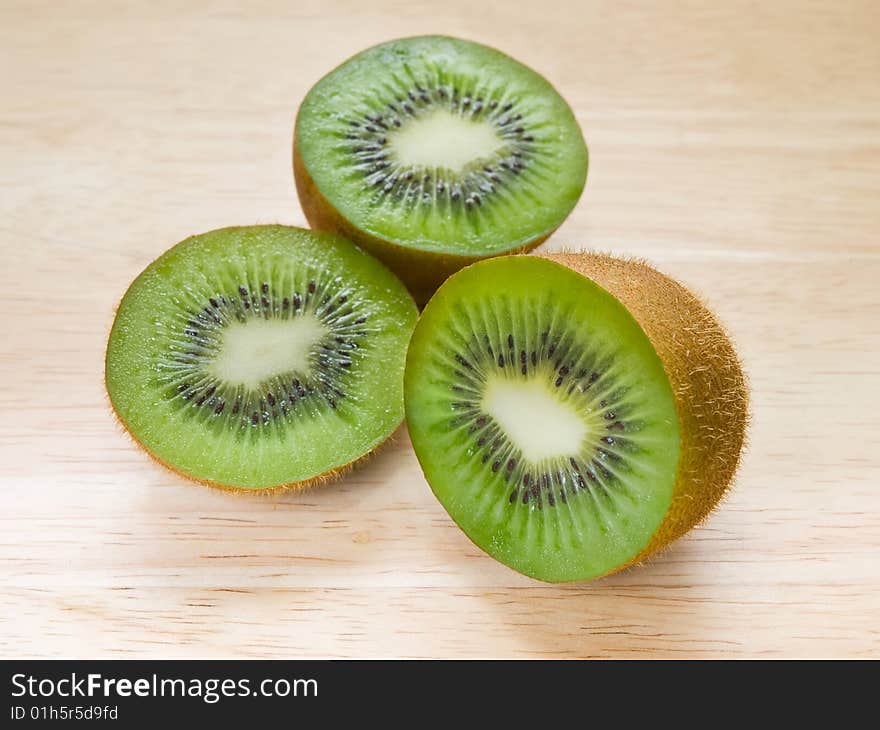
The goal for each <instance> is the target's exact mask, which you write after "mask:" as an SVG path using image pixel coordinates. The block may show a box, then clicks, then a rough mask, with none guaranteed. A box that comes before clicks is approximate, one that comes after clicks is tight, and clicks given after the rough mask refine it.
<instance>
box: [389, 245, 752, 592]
mask: <svg viewBox="0 0 880 730" xmlns="http://www.w3.org/2000/svg"><path fill="white" fill-rule="evenodd" d="M404 391H405V398H406V413H407V423H408V426H409V430H410V436H411V438H412V443H413V447H414V449H415V451H416V454H417V456H418V459H419V462H420V464H421V466H422V469H423V470H424V473H425V476H426V478H427V480H428V482H429V484H430V485H431V488H432V490H433V491H434V493H435V495H436V496H437V498H438V499H439V501H440V502H441V504H442V505H443V506H444V507H445V509H446V510H447V511H448V512H449V514H450V515H451V517H452V518H453V519H454V520H455V522H456V523H458V525H459V526H460V527H461V528H462V529H463V530H464V532H465V533H466V534H467V535H468V536H469V537H470V538H471V540H472V541H473V542H474V543H476V544H477V545H478V546H479V547H480V548H482V549H483V550H485V551H486V552H488V553H489V554H490V555H492V556H493V557H495V558H497V559H498V560H500V561H501V562H503V563H505V564H507V565H509V566H510V567H512V568H515V569H516V570H518V571H520V572H522V573H524V574H526V575H529V576H532V577H534V578H538V579H540V580H545V581H552V582H559V581H574V580H587V579H591V578H596V577H600V576H602V575H606V574H608V573H612V572H614V571H616V570H619V569H621V568H623V567H625V566H627V565H630V564H632V563H633V562H636V561H639V560H641V559H642V558H644V557H646V556H647V555H649V554H650V553H652V552H654V551H655V550H657V549H659V548H661V547H662V546H664V545H666V544H667V543H669V542H670V541H671V540H673V539H675V538H677V537H678V536H680V535H682V534H683V533H685V532H686V531H687V530H689V529H690V528H691V527H693V526H694V525H695V524H696V523H697V522H699V521H700V520H702V519H703V518H704V517H705V516H706V515H707V514H708V513H709V511H710V510H711V509H712V508H713V506H714V505H715V504H716V503H717V502H718V500H719V499H720V498H721V496H722V495H723V493H724V492H725V490H726V489H727V487H728V486H729V484H730V482H731V480H732V478H733V476H734V472H735V470H736V467H737V463H738V461H739V455H740V450H741V447H742V444H743V437H744V431H745V425H746V419H747V406H748V394H747V389H746V384H745V379H744V376H743V372H742V369H741V367H740V364H739V360H738V358H737V355H736V353H735V351H734V349H733V347H732V345H731V343H730V340H729V339H728V337H727V335H726V334H725V332H724V330H723V329H722V328H721V326H720V325H719V324H718V322H717V321H716V319H715V318H714V317H713V315H712V314H711V313H710V312H709V311H708V310H707V309H706V308H705V307H704V306H703V305H702V304H701V303H700V302H699V300H697V299H696V298H695V297H694V296H693V295H692V294H690V293H689V292H688V291H687V290H686V289H684V288H683V287H682V286H681V285H679V284H678V283H676V282H674V281H673V280H671V279H669V278H668V277H666V276H664V275H663V274H661V273H659V272H657V271H656V270H654V269H652V268H650V267H649V266H647V265H645V264H644V263H641V262H638V261H630V260H620V259H613V258H610V257H606V256H600V255H592V254H547V255H546V257H536V256H512V257H502V258H495V259H492V260H489V261H482V262H479V263H476V264H473V265H471V266H469V267H467V268H465V269H464V270H462V271H460V272H458V273H457V274H455V275H453V276H452V277H451V278H450V279H449V280H448V281H447V282H446V283H445V284H444V285H443V286H441V287H440V289H439V290H438V292H437V293H436V295H435V296H434V297H433V298H432V299H431V301H430V302H429V303H428V305H427V307H426V308H425V310H424V312H423V313H422V316H421V318H420V320H419V323H418V325H417V326H416V329H415V332H414V334H413V338H412V342H411V344H410V348H409V353H408V356H407V367H406V375H405V385H404Z"/></svg>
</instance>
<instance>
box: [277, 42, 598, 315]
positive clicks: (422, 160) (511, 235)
mask: <svg viewBox="0 0 880 730" xmlns="http://www.w3.org/2000/svg"><path fill="white" fill-rule="evenodd" d="M293 148H294V153H293V162H294V172H295V176H296V184H297V190H298V193H299V199H300V203H301V205H302V208H303V211H304V213H305V215H306V218H307V219H308V221H309V223H310V224H311V226H312V227H313V228H315V229H318V230H326V231H332V232H337V233H341V234H342V235H344V236H346V237H347V238H350V239H351V240H353V241H354V242H355V243H357V244H358V245H360V246H362V247H364V248H366V249H367V250H369V251H370V252H371V253H373V254H375V255H376V256H378V257H379V258H381V259H382V260H383V261H384V262H385V263H386V264H387V265H388V266H389V267H390V268H391V269H392V270H393V271H395V273H397V274H398V276H400V278H401V279H402V280H403V281H404V283H405V284H407V286H409V288H410V290H411V291H412V292H413V294H414V296H415V297H416V300H417V301H418V302H419V303H420V304H422V303H424V302H425V301H426V300H427V299H428V297H429V296H430V294H431V293H433V291H434V290H435V289H436V288H437V287H438V286H439V285H440V283H441V282H442V281H443V280H444V279H445V278H446V277H447V276H449V275H450V274H451V273H453V272H454V271H457V270H458V269H460V268H461V267H462V266H464V265H466V264H469V263H472V262H473V261H476V260H477V259H480V258H485V257H488V256H494V255H498V254H503V253H510V252H512V251H522V250H527V249H530V248H532V247H534V246H536V245H538V243H540V242H541V241H542V240H544V239H545V238H546V237H547V236H548V235H550V233H551V232H552V231H553V230H554V229H555V228H556V227H557V226H559V224H560V223H562V221H563V220H564V219H565V217H566V216H567V215H568V214H569V212H570V211H571V209H572V208H573V207H574V205H575V203H576V202H577V200H578V198H579V197H580V195H581V192H582V191H583V188H584V182H585V180H586V174H587V148H586V145H585V143H584V139H583V136H582V134H581V130H580V127H579V126H578V123H577V121H576V120H575V117H574V114H573V113H572V111H571V109H570V108H569V106H568V104H566V102H565V101H564V100H563V99H562V97H561V96H560V95H559V94H558V93H557V92H556V90H555V89H554V88H553V87H552V86H551V85H550V84H549V83H548V82H547V81H546V80H545V79H544V78H543V77H541V76H540V75H538V74H537V73H535V72H534V71H532V70H531V69H529V68H527V67H526V66H524V65H522V64H521V63H519V62H518V61H515V60H513V59H512V58H510V57H509V56H506V55H504V54H503V53H500V52H499V51H496V50H494V49H492V48H487V47H486V46H482V45H479V44H477V43H472V42H469V41H464V40H458V39H455V38H448V37H441V36H422V37H416V38H405V39H401V40H396V41H391V42H389V43H384V44H382V45H379V46H375V47H373V48H370V49H368V50H366V51H363V52H362V53H359V54H358V55H356V56H354V57H353V58H351V59H349V60H348V61H346V62H345V63H343V64H342V65H341V66H339V67H338V68H336V69H335V70H334V71H332V72H330V73H329V74H328V75H327V76H325V77H324V78H322V79H321V80H320V81H318V83H317V84H316V85H315V86H314V87H313V88H312V89H311V90H310V91H309V93H308V95H307V96H306V98H305V100H304V101H303V103H302V105H301V106H300V109H299V113H298V115H297V120H296V130H295V134H294V146H293Z"/></svg>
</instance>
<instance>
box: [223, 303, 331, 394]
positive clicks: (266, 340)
mask: <svg viewBox="0 0 880 730" xmlns="http://www.w3.org/2000/svg"><path fill="white" fill-rule="evenodd" d="M326 334H327V328H326V326H325V325H324V324H322V323H321V322H319V321H318V320H317V319H316V318H315V317H313V316H311V315H310V314H303V315H300V316H298V317H293V318H292V319H249V320H247V321H246V322H231V323H230V324H229V325H228V326H227V327H226V328H225V329H224V330H223V335H222V337H223V339H222V341H221V343H220V349H219V351H218V352H217V356H216V357H215V358H214V360H212V361H211V363H210V365H208V370H209V371H210V372H211V374H213V375H214V376H216V377H217V378H218V379H220V380H221V381H223V382H226V383H229V384H230V385H243V386H245V387H246V388H256V387H257V386H258V385H259V384H260V383H261V382H263V381H264V380H266V379H267V378H270V377H272V376H273V375H281V374H282V373H289V372H291V371H294V372H298V373H303V374H306V373H308V371H309V353H310V352H311V351H312V349H313V348H314V347H315V345H317V344H318V342H319V341H320V340H321V338H322V337H324V336H325V335H326Z"/></svg>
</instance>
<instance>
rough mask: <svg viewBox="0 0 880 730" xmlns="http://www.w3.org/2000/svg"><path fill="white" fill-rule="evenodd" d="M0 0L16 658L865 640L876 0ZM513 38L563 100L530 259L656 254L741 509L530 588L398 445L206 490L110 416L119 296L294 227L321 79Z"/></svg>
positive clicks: (2, 463)
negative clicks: (720, 412) (689, 341)
mask: <svg viewBox="0 0 880 730" xmlns="http://www.w3.org/2000/svg"><path fill="white" fill-rule="evenodd" d="M243 7H244V6H241V5H240V4H239V3H232V2H228V3H202V2H191V3H186V4H183V3H174V2H159V3H146V2H144V3H126V4H109V3H102V2H83V1H80V0H77V1H75V2H70V3H61V4H59V3H49V2H18V1H10V0H5V2H3V3H2V5H0V74H2V77H3V79H2V83H0V312H2V315H0V316H2V323H3V333H4V334H3V344H2V346H0V383H2V385H0V409H2V418H0V654H2V655H3V656H6V657H18V656H34V657H58V656H82V657H98V656H101V657H112V656H175V657H177V656H188V657H214V656H251V657H256V656H285V657H297V656H303V657H308V656H358V657H363V656H499V657H506V656H523V657H537V656H543V657H587V656H615V657H622V656H634V655H635V656H713V657H717V656H728V657H730V656H848V657H856V656H874V657H876V656H878V655H880V619H878V616H880V465H878V461H880V460H878V453H880V385H878V382H880V380H878V376H880V294H878V292H880V205H878V190H880V84H878V83H877V80H878V78H880V44H878V43H877V42H876V39H877V38H878V37H880V13H878V11H877V8H876V3H874V2H870V1H869V0H866V1H856V0H851V1H844V2H830V1H828V2H810V1H800V2H797V1H795V0H780V2H776V3H770V4H767V3H755V2H746V1H745V0H735V1H733V2H728V3H721V4H718V3H701V2H666V3H633V4H630V3H619V2H584V1H580V2H574V1H569V2H549V3H546V2H545V3H538V4H536V3H525V2H510V3H507V4H505V5H504V7H503V10H502V9H501V6H498V5H497V4H492V3H488V4H484V5H483V6H480V5H479V4H477V5H474V4H473V3H466V2H460V1H459V0H446V2H444V3H436V2H421V1H418V0H415V1H411V2H406V3H403V2H393V0H384V1H383V2H378V3H372V4H370V5H369V6H368V5H367V4H365V3H362V2H357V1H355V0H351V1H340V0H333V1H331V0H323V1H322V2H317V0H315V1H306V2H298V3H289V2H287V3H283V2H255V3H248V5H247V10H246V11H245V10H243V9H242V8H243ZM425 32H441V33H450V34H455V35H462V36H465V37H469V38H473V39H475V40H479V41H482V42H485V43H489V44H491V45H495V46H497V47H499V48H502V49H504V50H507V51H508V52H510V53H512V54H513V55H516V56H517V57H519V58H520V59H522V60H523V61H525V62H527V63H529V64H530V65H532V66H533V67H535V68H536V69H538V70H539V71H541V72H542V73H544V74H545V75H546V76H547V77H548V78H550V79H551V80H552V81H553V82H554V83H555V84H556V85H557V87H558V88H559V89H560V90H561V91H562V93H563V94H564V95H565V96H566V98H567V99H568V100H569V101H570V103H571V104H572V106H573V108H574V109H575V112H576V113H577V115H578V118H579V120H580V122H581V123H582V125H583V127H584V130H585V135H586V137H587V140H588V143H589V144H590V151H591V168H590V177H589V181H588V185H587V191H586V193H585V195H584V197H583V199H582V201H581V204H580V205H579V207H578V208H577V210H576V211H575V212H574V213H573V215H572V216H571V218H570V219H569V220H568V221H567V222H566V223H565V224H564V225H563V227H562V228H561V229H560V231H559V232H558V233H557V234H556V235H555V236H554V237H553V238H552V239H551V240H550V241H549V242H548V243H547V244H545V248H548V249H552V248H559V247H563V246H564V247H568V248H579V247H592V248H600V249H605V250H610V251H614V252H618V253H628V254H635V255H640V256H645V257H648V258H649V259H650V260H651V261H652V262H654V263H655V264H656V265H657V266H659V267H660V268H661V269H663V270H664V271H666V272H667V273H669V274H671V275H674V276H676V277H679V278H681V279H682V280H683V281H684V282H686V283H688V284H689V285H691V286H692V287H693V288H694V289H696V290H697V291H698V292H700V293H701V295H703V296H704V297H705V298H706V299H707V301H708V302H709V303H710V304H711V305H712V306H713V307H714V308H715V310H716V311H717V312H718V314H719V316H720V318H721V319H722V320H723V321H724V322H726V323H727V325H728V326H729V328H730V330H731V333H732V335H733V336H734V338H735V340H736V341H737V343H738V345H739V347H740V349H741V351H742V355H743V358H744V361H745V363H746V367H747V369H748V372H749V375H750V378H751V383H752V387H753V391H754V392H753V401H754V415H753V424H752V428H751V432H750V442H749V449H748V452H747V454H746V458H745V461H744V464H743V467H742V471H741V474H740V477H739V479H738V482H737V485H736V488H735V490H734V491H733V492H732V493H731V495H730V497H729V498H728V499H727V500H726V502H725V503H724V504H723V505H722V507H721V508H720V509H719V510H718V511H717V512H716V513H715V514H714V515H713V516H712V518H711V519H710V520H709V521H708V522H707V523H706V524H705V525H704V526H703V527H702V528H700V529H699V530H697V531H695V532H694V533H693V534H692V535H690V536H688V537H687V538H685V539H684V540H682V541H680V542H679V543H677V544H676V545H675V546H673V547H672V548H670V549H669V550H668V551H666V552H665V553H664V554H662V555H660V556H658V557H656V558H655V559H653V560H652V561H651V562H650V563H649V564H647V565H644V566H640V567H636V568H634V569H632V570H629V571H626V572H624V573H622V574H619V575H616V576H612V577H610V578H607V579H605V580H602V581H598V582H596V583H592V584H586V585H572V586H562V587H555V586H545V585H542V584H537V583H534V582H532V581H529V580H528V579H526V578H523V577H520V576H518V575H517V574H515V573H512V572H511V571H509V570H507V569H506V568H504V567H503V566H501V565H498V564H496V563H494V562H493V561H492V560H491V559H489V558H487V557H485V556H484V555H483V554H482V553H480V552H479V551H478V550H477V549H476V548H475V547H473V546H472V545H471V544H470V543H469V542H468V540H467V539H466V538H465V537H464V535H463V534H462V533H460V532H459V531H458V529H457V528H456V527H455V526H454V525H453V524H452V523H451V521H450V520H449V519H448V517H447V516H446V515H445V513H444V512H443V510H442V509H441V508H440V507H439V506H438V504H437V503H436V501H435V500H434V498H433V497H432V495H431V493H430V490H429V489H428V487H427V485H426V484H425V482H424V480H423V478H422V477H421V474H420V472H419V470H418V466H417V464H416V461H415V458H414V457H413V454H412V452H411V450H410V446H409V441H408V438H407V435H406V432H405V429H402V430H401V431H400V432H399V433H398V434H397V436H396V440H395V442H394V444H392V445H391V446H389V447H388V448H386V449H385V450H384V451H383V452H382V453H380V454H379V456H378V457H377V458H375V459H374V460H373V461H371V462H370V463H369V464H368V465H367V466H365V467H364V468H362V469H360V470H358V471H357V472H355V473H354V474H352V475H350V476H349V477H348V478H347V479H345V480H344V481H343V482H340V483H338V484H337V485H334V486H332V487H329V488H324V489H321V490H315V491H312V492H309V493H306V494H303V495H299V496H295V495H282V496H278V497H273V498H261V497H237V496H232V495H229V494H226V493H220V492H216V491H212V490H210V489H206V488H204V487H200V486H197V485H192V484H189V483H186V482H184V481H182V480H181V479H179V478H177V477H175V476H173V475H171V474H169V473H167V472H165V471H163V470H162V469H160V468H159V467H157V466H156V465H155V464H154V463H152V462H151V461H150V460H149V459H148V458H147V457H146V456H145V455H144V454H143V453H142V452H140V451H139V450H138V449H136V448H135V447H134V446H133V445H132V443H131V442H130V441H129V440H128V438H127V437H126V436H125V435H124V434H123V433H122V432H121V430H120V429H119V427H118V426H117V425H116V424H115V422H114V420H113V418H112V417H111V415H110V413H109V411H108V408H107V402H106V397H105V395H104V391H103V386H102V369H103V362H102V359H103V349H104V345H105V340H106V335H107V332H108V330H109V326H110V323H111V321H112V317H113V310H114V306H115V303H116V302H117V301H118V299H119V297H120V296H121V295H122V293H123V292H124V290H125V288H126V287H127V285H128V284H129V282H130V281H131V280H132V279H133V277H134V276H136V275H137V273H138V272H139V271H140V270H141V269H142V268H143V267H144V266H145V265H146V264H147V263H148V262H149V261H150V260H152V259H153V258H155V257H156V256H157V255H159V254H160V253H161V252H162V251H163V250H164V249H166V248H167V247H169V246H170V245H172V244H173V243H175V242H177V241H178V240H181V239H182V238H184V237H186V236H187V235H189V234H191V233H195V232H201V231H204V230H209V229H211V228H216V227H220V226H224V225H230V224H244V223H256V222H271V221H279V222H284V223H291V224H303V223H304V219H303V217H302V214H301V212H300V210H299V208H298V206H297V203H296V199H295V194H294V188H293V181H292V178H291V173H290V154H289V146H290V141H291V126H292V120H293V115H294V113H295V111H296V107H297V104H298V101H299V100H300V99H301V98H302V96H303V94H304V93H305V91H306V90H307V89H308V87H309V86H310V85H311V84H312V83H314V81H315V80H317V78H319V77H320V76H321V75H322V74H323V73H325V72H326V71H327V70H329V69H330V68H332V67H333V66H334V65H336V64H337V63H338V62H340V61H341V60H342V59H344V58H346V57H347V56H349V55H351V54H352V53H354V52H356V51H358V50H360V49H361V48H363V47H366V46H368V45H371V44H373V43H376V42H380V41H382V40H385V39H387V38H390V37H395V36H402V35H411V34H416V33H425Z"/></svg>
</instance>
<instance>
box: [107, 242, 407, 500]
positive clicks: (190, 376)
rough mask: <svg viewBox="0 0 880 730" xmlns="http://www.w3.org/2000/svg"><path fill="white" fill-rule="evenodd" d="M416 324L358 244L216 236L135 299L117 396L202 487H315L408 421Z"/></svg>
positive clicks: (139, 287)
mask: <svg viewBox="0 0 880 730" xmlns="http://www.w3.org/2000/svg"><path fill="white" fill-rule="evenodd" d="M416 316H417V310H416V308H415V304H414V302H413V300H412V298H411V297H410V295H409V294H408V292H407V291H406V289H405V288H404V286H403V285H402V284H401V283H400V281H399V280H398V279H397V278H396V277H395V276H394V275H393V274H392V273H391V272H390V271H388V269H386V268H385V267H384V266H383V265H382V264H381V263H379V262H378V261H376V260H375V259H374V258H372V257H371V256H369V255H368V254H366V253H364V252H363V251H361V250H360V249H358V248H356V247H355V246H354V245H352V244H351V243H349V242H347V241H345V240H343V239H340V238H337V237H335V236H331V235H327V234H316V233H312V232H310V231H305V230H300V229H297V228H287V227H284V226H254V227H249V228H225V229H222V230H217V231H212V232H210V233H205V234H203V235H200V236H194V237H192V238H189V239H187V240H185V241H183V242H182V243H180V244H178V245H177V246H175V247H174V248H172V249H171V250H169V251H167V252H166V253H165V254H163V255H162V256H160V257H159V258H158V259H157V260H156V261H154V262H153V263H152V264H150V265H149V266H148V267H147V268H146V270H145V271H144V272H143V273H142V274H141V275H140V276H138V278H137V279H136V280H135V281H134V283H133V284H132V285H131V287H130V288H129V289H128V291H127V292H126V293H125V296H124V297H123V299H122V302H121V303H120V305H119V309H118V311H117V313H116V320H115V321H114V323H113V329H112V331H111V333H110V340H109V343H108V346H107V360H106V382H107V390H108V392H109V394H110V400H111V402H112V404H113V408H114V409H115V411H116V413H117V415H118V416H119V418H120V420H121V421H122V423H123V424H124V426H125V427H126V428H127V429H128V431H129V432H130V433H131V435H132V436H133V437H134V438H135V439H136V440H137V441H138V442H139V443H140V444H141V445H143V447H144V448H145V449H146V450H147V451H148V452H149V453H151V454H152V455H153V456H155V457H156V458H157V459H158V460H160V461H161V462H163V463H165V464H166V465H168V466H170V467H171V468H173V469H174V470H176V471H178V472H181V473H182V474H184V475H186V476H189V477H192V478H194V479H197V480H200V481H205V482H209V483H212V484H216V485H221V486H226V487H237V488H242V489H266V488H270V487H278V486H291V485H304V484H307V483H309V482H311V481H314V480H316V479H319V478H322V477H326V476H328V475H331V474H333V473H334V472H336V471H338V470H339V469H340V468H342V467H344V466H346V465H348V464H351V463H352V462H354V461H357V460H358V459H360V458H361V457H363V456H365V455H366V454H368V453H370V452H371V451H372V450H373V449H375V448H376V447H377V446H378V445H379V444H381V443H382V442H383V441H384V440H385V439H386V438H387V437H388V436H389V435H390V434H391V432H392V431H394V429H395V428H396V427H397V426H398V425H399V424H400V422H401V421H402V418H403V365H404V358H405V352H406V346H407V341H408V340H409V336H410V333H411V332H412V329H413V327H414V325H415V320H416Z"/></svg>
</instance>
